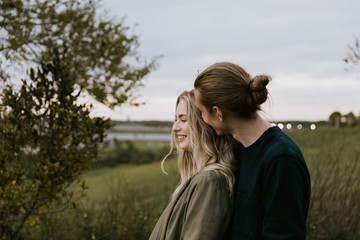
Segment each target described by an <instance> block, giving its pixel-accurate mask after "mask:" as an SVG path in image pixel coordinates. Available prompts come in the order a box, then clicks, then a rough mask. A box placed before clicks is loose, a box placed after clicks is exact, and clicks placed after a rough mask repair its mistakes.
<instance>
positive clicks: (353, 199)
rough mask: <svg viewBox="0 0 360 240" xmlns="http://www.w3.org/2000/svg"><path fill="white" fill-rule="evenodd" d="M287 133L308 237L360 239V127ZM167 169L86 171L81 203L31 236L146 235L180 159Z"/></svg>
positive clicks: (128, 237)
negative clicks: (302, 166)
mask: <svg viewBox="0 0 360 240" xmlns="http://www.w3.org/2000/svg"><path fill="white" fill-rule="evenodd" d="M288 134H289V135H290V137H292V139H293V140H294V141H295V142H296V143H297V144H298V145H299V147H300V148H301V150H302V152H303V154H304V157H305V160H306V162H307V164H308V168H309V171H310V176H311V184H312V194H311V203H310V209H309V215H308V222H307V227H308V237H307V239H309V240H353V239H360V221H359V219H360V201H359V199H360V184H359V182H360V147H359V143H360V129H359V128H349V129H347V128H343V129H329V128H325V127H324V128H318V129H316V130H315V131H310V130H304V131H293V132H288ZM151 148H153V146H151ZM165 168H166V170H167V171H168V175H166V174H164V173H163V172H162V171H161V168H160V159H159V161H157V162H152V163H149V164H142V165H134V164H133V165H130V164H121V165H118V166H115V167H112V168H102V169H93V170H90V171H87V172H86V173H84V174H83V178H84V179H85V181H86V183H87V185H88V190H87V197H86V198H84V199H82V200H81V204H80V207H79V208H78V209H74V210H71V211H67V212H63V213H62V214H61V215H56V217H54V216H50V217H45V216H44V219H42V222H44V224H43V225H42V226H41V227H39V230H38V232H37V234H38V236H42V237H34V238H33V239H46V237H45V238H44V237H43V236H52V237H53V239H77V240H78V239H92V238H93V236H94V237H96V239H125V240H131V239H136V240H139V239H148V237H149V234H150V233H151V231H152V228H153V226H154V224H155V222H156V219H157V218H158V217H159V216H160V214H161V212H162V211H163V209H164V207H165V206H166V204H167V202H168V201H169V197H170V195H171V193H172V191H173V190H174V189H175V187H176V184H177V182H178V179H179V177H178V173H177V164H176V160H174V159H173V160H169V161H167V162H166V165H165ZM54 225H56V226H58V227H57V228H54V227H52V226H54ZM49 229H50V230H51V231H50V230H49ZM57 229H66V231H57Z"/></svg>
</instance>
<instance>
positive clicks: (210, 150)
mask: <svg viewBox="0 0 360 240" xmlns="http://www.w3.org/2000/svg"><path fill="white" fill-rule="evenodd" d="M180 100H184V101H185V102H186V105H187V119H188V120H187V121H188V124H189V127H190V144H191V149H192V151H185V150H182V149H180V148H179V147H178V142H177V139H176V134H175V133H174V131H172V133H171V149H170V152H169V154H167V155H166V156H165V158H164V159H163V161H162V164H161V168H162V170H163V171H164V168H163V166H164V161H165V160H166V159H167V158H168V157H169V156H170V155H171V154H172V152H173V150H174V145H175V146H176V149H177V154H178V167H179V172H180V178H181V179H180V183H179V185H178V187H177V188H176V189H175V191H174V193H173V196H174V195H176V193H178V191H179V190H180V189H181V187H182V186H183V185H184V184H185V182H186V181H187V180H189V179H190V178H191V177H192V176H194V175H195V174H197V173H199V172H203V171H207V170H217V171H218V172H219V173H221V174H223V175H224V176H225V178H226V180H227V182H228V187H229V191H230V193H232V189H233V185H234V182H235V176H234V171H235V169H236V163H235V159H234V155H233V143H234V140H233V138H232V137H231V136H228V135H224V136H218V135H217V134H216V132H215V131H214V129H213V128H212V127H210V126H209V125H207V124H206V123H205V122H204V121H203V120H202V118H201V113H200V111H199V110H198V109H197V107H196V105H195V97H194V91H184V92H183V93H181V94H180V95H179V97H178V98H177V101H176V107H177V106H178V104H179V102H180ZM176 107H175V109H176ZM164 172H165V171H164Z"/></svg>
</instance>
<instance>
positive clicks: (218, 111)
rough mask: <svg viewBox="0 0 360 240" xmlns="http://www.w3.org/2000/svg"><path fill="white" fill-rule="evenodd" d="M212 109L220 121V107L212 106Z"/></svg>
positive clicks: (221, 119)
mask: <svg viewBox="0 0 360 240" xmlns="http://www.w3.org/2000/svg"><path fill="white" fill-rule="evenodd" d="M212 110H213V112H214V113H215V114H216V117H217V118H218V119H219V120H220V122H222V121H223V120H224V117H223V112H222V111H221V109H220V108H219V107H218V106H213V107H212Z"/></svg>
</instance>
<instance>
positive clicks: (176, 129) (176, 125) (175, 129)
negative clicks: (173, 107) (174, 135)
mask: <svg viewBox="0 0 360 240" xmlns="http://www.w3.org/2000/svg"><path fill="white" fill-rule="evenodd" d="M172 130H173V131H179V130H180V126H179V124H178V122H177V121H176V122H175V123H174V125H173V127H172Z"/></svg>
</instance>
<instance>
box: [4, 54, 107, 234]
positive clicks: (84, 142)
mask: <svg viewBox="0 0 360 240" xmlns="http://www.w3.org/2000/svg"><path fill="white" fill-rule="evenodd" d="M30 78H31V81H29V82H26V81H23V84H22V86H21V89H20V90H19V91H16V90H15V89H14V88H13V87H12V86H10V85H8V86H7V87H6V88H5V89H4V90H3V92H2V95H1V103H0V239H23V238H24V236H25V233H24V231H22V229H23V228H24V227H26V226H30V227H33V226H35V225H37V224H41V220H40V217H41V216H42V214H44V213H47V212H49V211H52V210H56V211H59V210H61V209H63V208H65V207H68V206H69V203H74V204H75V202H74V199H73V194H74V192H73V191H71V190H70V189H69V188H68V186H69V185H70V184H71V183H72V182H73V181H74V180H76V179H77V180H78V183H79V184H80V185H81V191H83V190H84V189H85V184H84V183H82V182H81V181H80V178H79V177H80V173H81V171H82V170H83V169H86V168H88V160H90V159H92V158H95V157H96V156H97V153H98V149H97V146H98V144H99V143H101V142H102V141H103V138H104V132H105V130H106V129H107V128H108V123H107V121H106V120H103V119H101V118H94V119H91V118H90V116H89V111H88V110H87V109H86V108H85V106H84V105H78V104H77V103H76V100H77V97H78V95H77V91H76V90H75V85H74V82H73V79H71V78H69V75H68V72H67V71H66V67H64V66H63V65H62V62H61V61H60V56H59V55H58V54H57V53H55V59H54V61H53V62H51V63H48V64H43V65H42V66H41V68H40V69H38V71H37V72H35V71H34V70H33V69H31V71H30Z"/></svg>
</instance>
